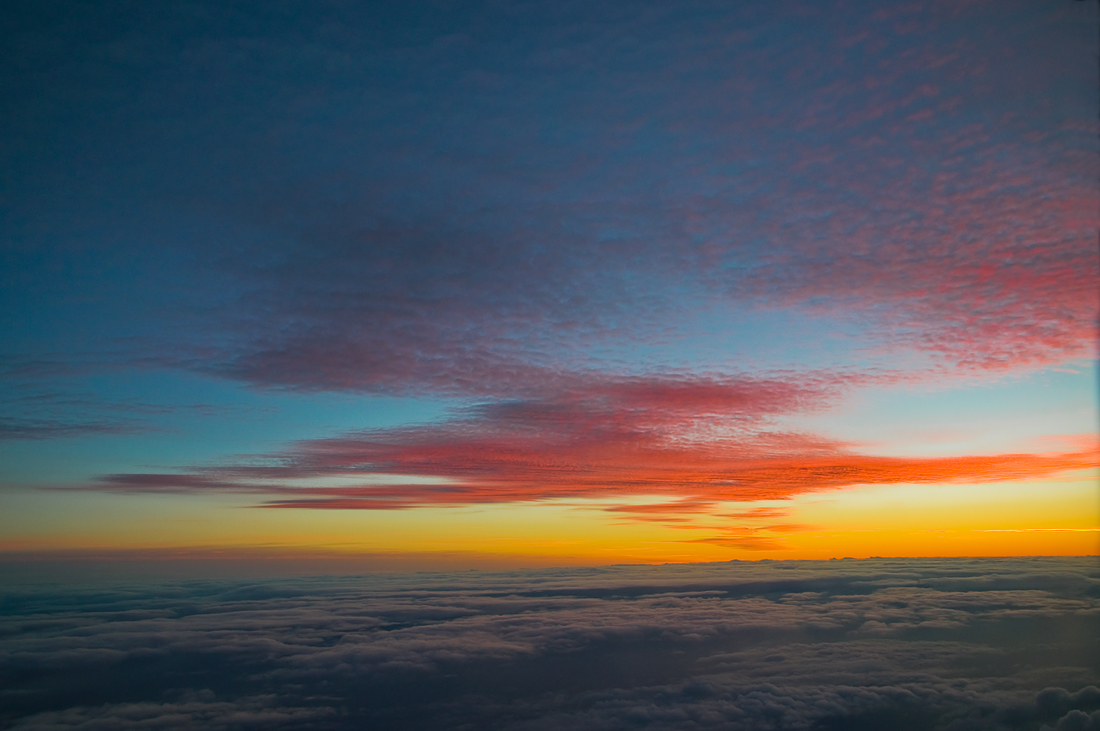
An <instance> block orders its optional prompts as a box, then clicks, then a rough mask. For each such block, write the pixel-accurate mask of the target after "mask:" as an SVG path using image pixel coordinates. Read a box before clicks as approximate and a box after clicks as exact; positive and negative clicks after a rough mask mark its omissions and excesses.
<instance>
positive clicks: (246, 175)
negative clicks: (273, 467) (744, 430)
mask: <svg viewBox="0 0 1100 731" xmlns="http://www.w3.org/2000/svg"><path fill="white" fill-rule="evenodd" d="M200 5H201V4H200ZM201 7H202V13H203V15H204V17H206V18H207V21H208V22H207V23H205V24H196V23H195V22H194V19H193V18H192V16H191V15H190V14H189V13H190V12H191V11H189V10H184V9H172V10H168V11H165V12H164V13H157V14H148V13H145V14H141V15H140V17H141V20H140V22H139V21H138V20H137V19H136V18H137V17H138V16H133V15H132V14H131V13H130V12H129V11H126V12H122V11H119V10H117V9H116V10H115V12H106V11H105V12H104V14H103V15H102V16H100V15H97V16H94V17H92V16H87V17H85V16H83V15H81V13H82V12H83V11H79V12H78V11H76V10H74V11H73V12H74V13H75V15H73V16H72V17H69V16H65V18H68V19H65V18H53V17H47V16H45V15H41V14H42V13H45V11H26V12H27V13H28V14H29V16H31V17H29V18H22V19H19V18H13V22H12V23H10V24H5V26H6V32H7V33H8V34H9V36H10V39H11V44H10V47H13V48H20V49H21V50H20V54H19V58H20V59H21V60H20V62H19V63H18V64H16V67H15V68H12V69H11V73H10V74H8V77H9V78H12V79H13V83H12V85H11V86H10V88H8V89H7V91H6V94H7V95H8V99H9V101H10V103H9V104H8V107H9V108H11V109H14V110H16V111H17V113H13V115H11V116H10V118H9V121H8V125H9V127H8V128H7V129H8V134H7V135H6V138H7V139H10V140H12V141H13V143H12V147H11V150H10V155H9V157H10V169H11V170H12V171H13V173H12V174H13V175H14V176H15V177H14V179H15V180H18V181H19V182H20V185H18V186H16V187H15V189H16V190H17V191H18V195H17V196H16V199H15V200H14V201H13V202H14V204H15V207H16V208H17V210H19V211H20V212H21V215H20V216H19V217H18V218H17V220H13V221H12V222H11V224H10V226H11V227H12V229H13V231H12V236H11V237H10V238H11V240H13V241H46V242H49V243H48V245H49V246H51V247H52V248H51V249H50V250H51V252H52V253H51V256H50V257H48V258H47V259H48V261H51V262H61V263H60V264H59V265H58V266H59V267H60V268H62V269H63V270H64V271H65V272H66V276H65V277H63V278H59V277H56V276H50V275H51V270H50V268H49V267H50V266H51V265H49V264H47V263H44V262H43V260H40V259H39V258H36V256H37V255H36V254H35V250H34V247H33V246H30V245H28V246H27V247H21V248H20V247H16V248H14V249H13V250H12V251H11V252H10V257H11V260H10V262H9V265H8V266H6V267H5V269H6V270H8V271H12V272H21V273H22V274H21V275H20V276H19V277H18V281H16V282H14V284H17V285H18V289H13V290H12V291H13V292H17V293H19V294H17V295H13V296H20V295H23V296H25V298H26V300H27V301H28V302H31V301H33V302H39V303H45V304H46V307H45V309H46V310H49V314H50V316H51V317H52V318H53V319H52V320H51V322H54V323H55V324H56V332H58V333H62V332H64V334H65V335H66V336H71V339H70V341H69V342H67V343H66V347H65V348H63V349H60V350H59V349H58V348H56V347H55V348H53V349H50V348H45V347H44V348H38V347H31V346H29V345H28V346H26V348H23V349H22V350H20V351H19V352H18V353H14V354H13V355H17V356H19V358H18V359H19V360H20V362H28V363H29V362H34V363H38V364H39V365H41V363H42V362H43V361H51V359H52V360H61V361H66V362H70V363H77V364H81V363H99V364H100V365H103V364H115V365H116V366H117V365H119V364H129V365H132V364H135V363H141V364H145V365H147V366H151V367H158V368H163V367H184V368H187V369H191V370H195V371H200V372H202V373H206V374H216V375H218V376H221V377H225V378H230V379H235V380H238V381H242V382H245V383H248V384H252V385H257V386H265V387H278V388H290V389H296V390H303V391H317V390H335V391H358V392H367V393H386V394H394V393H400V394H431V395H437V396H438V395H446V396H459V397H465V398H471V399H480V398H485V397H492V398H500V399H512V398H519V399H523V398H529V397H530V396H531V395H532V392H537V391H539V390H540V389H541V388H542V386H543V385H544V384H547V383H553V382H556V381H558V380H559V378H560V374H561V373H562V372H575V371H577V370H582V369H584V368H589V369H595V370H599V371H603V372H607V373H614V374H616V375H623V374H624V373H628V374H629V373H633V374H635V375H638V374H639V372H640V371H642V370H644V369H645V366H644V365H641V364H640V363H643V362H644V363H648V362H656V363H659V365H660V367H665V366H667V367H670V368H699V369H705V368H713V369H716V370H717V369H720V368H721V369H724V368H727V367H728V364H729V362H730V358H731V354H730V353H728V352H722V353H719V354H717V355H715V356H713V357H711V358H710V359H709V362H708V363H707V364H706V365H705V366H699V365H698V364H699V363H700V362H701V360H700V359H699V358H698V357H696V355H697V354H695V353H691V352H687V351H686V350H685V349H683V348H682V347H680V344H681V343H682V342H683V341H684V339H685V338H688V337H690V336H692V335H693V334H695V333H697V332H698V328H697V323H696V321H695V318H697V317H698V316H699V313H701V312H711V313H714V317H715V318H716V319H720V320H722V321H724V322H728V323H738V324H741V323H742V321H743V322H744V326H745V327H746V328H748V329H749V330H751V331H752V332H753V334H755V335H760V334H761V333H763V334H765V335H768V334H771V333H769V332H767V328H768V327H769V326H768V325H767V324H766V323H767V320H764V321H763V322H761V321H758V318H759V317H761V314H762V313H767V312H769V311H772V312H774V311H776V310H778V312H779V314H780V315H782V318H783V319H784V320H785V321H786V322H787V323H788V324H787V325H785V326H784V330H785V331H784V332H782V333H778V334H777V335H778V336H777V337H772V338H759V339H761V340H763V341H765V343H766V344H765V345H760V346H759V349H758V350H757V351H756V356H755V357H758V358H761V359H764V360H765V361H767V362H768V363H771V364H775V363H778V364H780V365H783V366H786V365H790V363H791V360H792V358H793V356H792V355H791V353H790V352H789V349H790V348H791V344H792V342H794V341H797V340H802V341H804V342H800V343H799V344H800V345H801V346H803V347H805V348H806V349H807V350H809V351H812V352H814V353H816V355H815V357H817V358H822V359H825V360H828V361H830V362H829V363H828V365H837V364H838V362H837V361H840V362H841V363H844V364H850V363H851V362H852V361H853V360H856V361H859V364H860V366H861V367H862V366H864V365H867V363H869V362H870V363H873V365H874V366H876V367H887V368H891V367H893V368H898V367H902V368H905V369H909V370H917V371H922V372H925V375H926V376H927V375H928V374H927V371H932V372H933V373H934V375H932V376H930V377H934V378H942V377H943V376H944V375H945V374H950V373H958V372H960V371H961V372H975V371H976V372H991V371H992V372H1003V371H1005V370H1026V369H1031V368H1037V367H1044V366H1049V365H1059V364H1064V363H1065V362H1067V361H1071V360H1074V359H1080V358H1087V357H1091V356H1093V355H1095V342H1094V341H1095V338H1094V332H1095V323H1096V315H1097V303H1096V301H1095V297H1093V296H1092V295H1093V282H1094V280H1095V275H1096V272H1097V269H1098V266H1100V262H1098V259H1097V253H1096V250H1095V246H1094V245H1093V244H1094V240H1093V239H1094V237H1093V232H1094V231H1095V230H1096V228H1097V225H1098V224H1100V222H1098V220H1097V218H1096V207H1095V206H1094V205H1092V202H1093V201H1094V200H1095V197H1096V182H1095V176H1094V175H1093V174H1092V162H1091V161H1092V160H1093V156H1094V153H1095V134H1094V123H1093V116H1094V115H1093V106H1094V105H1092V103H1091V102H1090V101H1089V100H1090V99H1091V98H1092V89H1093V87H1094V84H1093V78H1092V75H1091V74H1092V71H1091V70H1088V69H1089V68H1091V67H1087V64H1084V65H1083V64H1081V62H1080V59H1081V58H1091V57H1092V55H1093V51H1094V43H1095V39H1093V38H1092V37H1091V36H1087V34H1086V35H1082V34H1080V33H1079V29H1080V28H1082V27H1084V26H1086V25H1087V23H1086V22H1084V21H1083V20H1082V18H1081V14H1083V13H1085V12H1088V13H1091V12H1092V10H1091V8H1089V9H1087V10H1086V9H1085V8H1075V9H1074V10H1073V11H1062V10H1059V11H1055V10H1053V9H1052V6H1051V7H1048V6H1037V5H1035V4H1034V3H1027V2H1022V1H1020V2H1015V1H1014V2H1010V3H1009V4H1007V5H1004V6H1003V7H1002V8H1001V10H999V11H998V12H997V13H990V12H989V10H988V8H987V7H986V6H984V5H982V4H970V5H966V6H950V7H949V6H947V5H942V4H938V3H927V4H924V5H920V6H916V7H914V10H913V12H912V13H909V14H907V15H906V16H905V17H903V18H898V17H888V16H884V15H880V14H878V12H877V11H878V10H879V8H878V6H877V5H876V4H874V3H866V2H861V3H856V5H854V6H852V7H851V8H847V9H846V10H845V11H844V12H839V11H836V12H833V11H831V10H829V9H828V8H825V7H818V6H816V5H813V4H798V5H795V6H791V7H784V8H747V7H746V8H732V9H731V8H730V7H729V6H728V5H725V4H721V3H715V2H711V1H710V0H698V1H697V2H692V3H689V4H686V5H678V6H677V7H676V8H668V7H664V6H660V5H659V4H653V3H650V4H646V3H642V4H637V3H617V2H612V3H605V4H601V6H600V7H598V8H595V7H593V6H591V5H590V4H587V3H581V2H565V3H558V4H556V6H555V8H554V9H549V8H543V7H539V6H537V5H523V6H516V7H514V8H511V9H510V10H509V11H508V12H507V13H501V12H500V10H499V8H497V7H495V6H492V5H490V4H478V3H474V4H471V5H468V6H463V8H461V9H458V8H450V7H447V8H444V7H443V6H441V5H439V4H438V3H434V2H425V3H423V4H422V6H418V7H420V10H419V11H417V12H415V13H412V14H411V15H409V16H406V15H403V14H402V13H399V12H397V11H389V10H384V9H381V8H378V7H373V6H370V7H366V6H365V7H362V8H355V7H350V6H346V7H345V6H338V5H325V6H317V7H315V8H310V9H300V11H299V12H298V13H297V14H295V15H293V17H291V16H290V15H287V14H275V15H271V14H268V13H258V12H254V11H253V10H251V9H249V8H248V7H244V6H242V8H237V9H228V8H222V7H217V6H213V5H212V6H209V7H207V6H206V5H201ZM1078 10H1080V13H1078ZM1074 13H1078V14H1076V15H1075V14H1074ZM1087 17H1092V16H1087ZM74 18H80V20H74ZM246 19H247V20H246ZM16 21H19V22H16ZM89 27H92V28H95V29H97V32H96V33H87V32H85V30H86V28H89ZM246 28H247V30H245V29H246ZM1021 37H1027V38H1028V43H1026V44H1021V43H1016V42H1013V41H1012V40H1011V39H1014V38H1021ZM55 47H65V48H67V49H69V51H68V53H67V54H66V55H65V56H64V57H61V56H59V55H58V54H56V53H54V52H53V51H52V50H51V49H53V48H55ZM42 79H48V80H49V81H48V83H45V82H42V81H41V80H42ZM210 79H218V83H217V84H211V83H210ZM120 88H125V89H127V92H126V94H125V99H126V100H127V101H126V102H125V103H123V102H122V101H121V100H120V98H119V96H118V95H119V93H120V92H119V91H118V90H119V89H120ZM78 109H79V110H86V111H87V112H88V113H83V114H80V115H78V117H77V119H78V120H79V122H80V123H79V124H73V119H74V118H73V116H72V115H73V114H75V112H72V111H71V110H78ZM92 118H94V119H95V120H96V123H95V124H89V123H88V120H89V119H92ZM106 151H110V153H108V152H106ZM91 191H95V195H89V193H90V192H91ZM120 201H127V203H126V205H123V204H122V203H120ZM77 202H79V203H80V205H76V204H75V203H77ZM59 231H60V232H61V233H58V232H59ZM103 231H106V232H109V233H107V234H104V235H103V236H102V237H101V238H97V237H96V236H93V235H89V232H92V233H94V232H103ZM180 231H186V232H190V233H189V234H181V233H179V232H180ZM153 238H155V239H156V240H158V241H161V242H163V243H162V244H161V245H160V246H158V249H157V251H156V252H151V251H150V250H149V247H148V246H147V245H146V242H147V241H148V240H151V239H153ZM76 241H79V242H81V243H80V244H79V245H77V244H75V243H72V242H76ZM82 247H83V248H82ZM139 254H140V256H139ZM113 267H118V268H119V269H121V270H123V271H126V272H127V275H126V276H125V277H119V276H113V275H112V274H111V273H112V272H113V271H115V269H114V268H113ZM105 291H106V292H109V293H110V296H104V292H105ZM89 303H90V304H89ZM120 312H125V313H126V316H125V317H120V316H119V313H120ZM806 319H811V320H813V321H814V322H815V323H816V322H818V321H819V320H824V321H825V322H826V324H827V326H826V327H823V328H818V327H815V326H811V327H807V328H803V329H802V331H798V332H795V331H794V330H793V324H794V323H797V322H799V321H802V320H806ZM35 322H37V320H35ZM122 323H125V324H122ZM838 323H840V324H839V325H838ZM70 326H71V327H70ZM836 327H840V328H842V329H843V328H847V331H849V332H850V333H852V335H851V338H850V340H851V342H849V343H847V345H846V346H845V349H847V350H852V349H854V351H855V355H854V356H853V354H852V353H851V352H845V353H842V354H840V355H839V356H835V357H834V355H833V354H832V353H831V351H830V349H829V348H827V347H820V346H823V345H824V344H825V343H826V340H827V338H826V337H825V335H824V334H823V332H824V331H831V330H833V329H835V328H836ZM786 328H792V330H791V331H786ZM69 330H72V332H69ZM92 332H95V333H97V335H96V337H95V338H92V337H91V336H89V335H88V333H92ZM135 333H137V334H136V335H135ZM58 337H59V338H60V337H62V336H61V335H59V336H58ZM13 342H14V341H13ZM639 350H641V351H643V352H644V353H645V354H646V356H647V357H651V358H652V361H649V360H645V359H644V358H643V359H638V358H635V357H634V356H633V355H632V354H634V353H636V352H638V351H639ZM47 356H49V357H47ZM734 357H740V354H735V356H734ZM38 370H39V371H41V370H43V369H42V368H40V367H39V368H38Z"/></svg>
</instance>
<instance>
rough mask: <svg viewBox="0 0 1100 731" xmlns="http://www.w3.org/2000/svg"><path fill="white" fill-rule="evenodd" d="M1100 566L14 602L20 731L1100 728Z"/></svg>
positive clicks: (568, 577)
mask: <svg viewBox="0 0 1100 731" xmlns="http://www.w3.org/2000/svg"><path fill="white" fill-rule="evenodd" d="M1098 596H1100V573H1098V571H1097V565H1096V561H1095V559H1042V558H1037V559H940V560H888V559H874V560H863V561H852V560H844V561H834V562H759V563H743V562H731V563H728V564H709V565H708V564H702V565H682V566H658V567H630V566H622V567H607V568H600V569H568V570H566V569H558V570H543V571H524V572H514V573H508V574H485V573H478V572H466V573H462V574H418V575H413V576H399V575H390V576H360V577H343V578H314V579H295V580H282V581H280V580H272V581H265V582H241V581H190V582H182V583H161V584H156V585H144V584H138V583H131V584H128V585H119V586H106V585H99V586H88V587H86V588H78V587H73V586H69V587H67V588H59V587H58V588H55V587H51V586H49V585H44V584H38V585H36V586H32V585H27V586H22V587H12V589H11V590H9V591H6V592H5V595H4V598H3V603H2V605H0V606H2V624H0V632H2V634H0V678H2V679H3V690H2V691H0V698H2V700H3V702H2V703H0V707H2V708H3V709H4V710H3V711H2V715H0V722H2V723H4V725H5V728H12V729H20V730H29V729H106V728H111V729H131V728H133V729H137V728H153V727H155V728H161V729H177V728H178V729H184V728H195V727H203V728H214V729H221V728H224V729H231V728H232V729H242V728H265V729H272V728H277V729H281V728H288V729H289V728H316V729H345V728H347V729H351V728H377V729H398V728H400V729H421V728H423V729H459V728H479V729H560V728H574V729H621V728H650V729H707V728H714V729H719V728H720V729H864V728H867V729H870V728H893V729H974V730H976V731H977V730H981V729H989V730H994V729H996V730H998V731H1009V730H1015V729H1021V730H1022V729H1028V730H1031V731H1039V730H1040V729H1058V730H1059V731H1069V730H1070V729H1094V728H1096V724H1097V723H1098V721H1100V690H1097V687H1096V686H1097V684H1098V682H1100V668H1098V666H1097V664H1096V661H1097V658H1098V657H1100V647H1098V646H1097V638H1098V637H1100V632H1098V631H1097V630H1098V629H1100V627H1098V626H1097V622H1098V619H1100V600H1098Z"/></svg>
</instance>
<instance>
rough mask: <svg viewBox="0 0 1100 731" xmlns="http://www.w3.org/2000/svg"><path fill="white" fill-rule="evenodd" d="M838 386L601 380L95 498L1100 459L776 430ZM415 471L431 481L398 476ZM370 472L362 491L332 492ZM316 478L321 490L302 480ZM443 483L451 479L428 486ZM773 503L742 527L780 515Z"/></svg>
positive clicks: (609, 486)
mask: <svg viewBox="0 0 1100 731" xmlns="http://www.w3.org/2000/svg"><path fill="white" fill-rule="evenodd" d="M835 390H836V385H835V384H833V383H829V382H828V381H827V379H824V378H822V379H818V380H817V381H808V382H807V383H801V384H794V383H787V382H783V381H768V380H762V379H744V380H740V381H729V380H727V381H721V380H698V379H697V380H694V381H693V380H689V379H679V380H677V379H663V380H656V379H654V380H651V381H644V380H641V379H627V380H622V381H617V382H610V381H600V380H597V381H596V382H594V383H592V384H591V385H590V387H589V388H588V389H584V390H579V389H578V390H574V391H570V392H565V393H562V394H560V395H559V397H558V398H556V399H543V400H528V401H509V402H501V403H494V404H487V405H482V406H480V407H476V408H473V409H470V410H469V411H468V412H466V413H465V415H464V416H463V417H462V418H456V419H453V420H451V421H446V422H442V423H439V424H430V425H423V426H417V427H404V428H394V429H377V430H371V431H366V432H361V433H357V434H350V435H347V436H344V437H340V438H332V439H317V440H311V441H306V442H301V443H299V444H297V445H295V446H294V447H293V448H292V449H290V450H288V451H286V452H284V453H281V454H276V455H271V456H269V457H267V458H266V459H264V460H261V461H260V462H259V463H256V462H255V461H252V462H251V463H249V464H239V465H228V466H225V467H221V468H212V469H205V470H201V471H196V472H192V473H188V474H180V475H146V474H124V475H109V476H106V477H103V478H101V479H100V480H99V482H98V483H97V485H96V486H95V487H96V488H97V489H106V490H121V491H142V492H163V491H193V492H202V491H215V490H217V491H237V492H249V493H257V494H263V495H267V496H269V497H270V498H271V500H269V501H268V502H266V503H264V504H265V505H266V506H268V507H283V508H326V509H354V508H361V509H372V510H379V509H381V510H388V509H402V508H413V507H420V506H431V505H468V504H476V503H508V502H521V501H537V500H548V499H556V498H621V497H627V496H636V495H667V496H668V497H669V498H672V499H673V501H671V502H666V503H653V504H644V505H617V506H612V507H610V508H609V509H610V510H613V511H615V512H620V513H626V514H635V515H638V516H639V517H641V516H648V515H660V514H668V513H679V514H684V513H693V512H694V513H703V512H708V511H709V510H710V509H711V507H712V506H713V505H714V504H715V503H717V502H721V501H751V500H775V499H784V498H789V497H791V496H793V495H796V494H799V493H805V492H811V491H816V490H827V489H835V488H842V487H847V486H851V485H861V484H896V483H925V484H931V483H952V482H996V481H1013V480H1024V479H1034V478H1040V477H1044V476H1049V475H1052V474H1055V473H1057V472H1061V471H1064V470H1070V469H1080V468H1085V467H1092V466H1096V465H1097V464H1098V461H1097V452H1096V449H1095V447H1088V448H1082V449H1081V450H1080V451H1070V452H1060V453H1051V454H1000V455H987V456H963V457H941V458H908V457H880V456H870V455H863V454H858V453H855V452H853V451H851V449H850V448H849V447H847V446H846V445H844V444H842V443H837V442H832V441H828V440H825V439H820V438H816V437H813V436H808V435H804V434H790V433H781V432H769V431H767V430H765V429H763V428H762V426H764V425H765V423H766V418H767V417H768V416H770V415H773V414H776V413H781V412H785V411H794V410H797V409H799V408H811V407H813V406H816V405H819V404H821V403H824V402H827V401H828V399H830V398H831V396H832V395H833V393H834V392H835ZM395 475H406V476H416V477H417V478H418V482H417V484H405V483H402V482H400V481H399V480H394V479H392V476H395ZM357 476H360V477H363V478H364V483H363V484H362V485H343V486H324V482H325V481H326V479H329V480H331V479H332V478H341V482H345V483H346V481H347V478H349V477H351V478H354V477H357ZM306 478H308V479H310V480H312V481H313V482H315V483H318V484H319V485H320V486H313V487H304V486H301V484H300V483H299V484H288V480H295V481H300V480H303V479H306ZM425 478H428V481H430V480H431V478H435V479H437V480H438V483H437V484H425ZM781 515H782V512H781V511H775V510H772V509H767V510H763V511H756V512H752V513H750V514H739V515H738V517H743V518H775V517H780V516H781Z"/></svg>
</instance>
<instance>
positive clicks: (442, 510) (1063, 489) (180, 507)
mask: <svg viewBox="0 0 1100 731" xmlns="http://www.w3.org/2000/svg"><path fill="white" fill-rule="evenodd" d="M661 500H665V501H667V500H668V497H667V496H664V497H658V496H635V498H634V499H632V500H631V501H630V502H632V503H635V504H639V503H646V502H659V501H661ZM3 501H4V502H5V503H6V504H5V505H4V506H0V507H3V508H4V510H3V511H2V515H6V516H14V515H19V516H21V517H20V519H19V523H18V524H15V523H14V522H13V520H12V519H10V518H3V517H0V528H2V529H3V535H4V536H6V538H5V539H4V542H3V544H2V545H0V548H3V549H5V550H8V551H12V550H63V551H64V550H70V551H79V550H86V549H112V550H143V549H165V548H179V547H205V548H209V547H218V548H221V549H241V550H244V549H251V548H264V549H279V550H285V551H291V552H293V551H296V550H301V551H328V552H334V553H338V554H346V555H354V554H369V553H386V554H408V555H417V554H424V555H427V554H434V553H440V554H441V553H451V554H454V553H458V554H467V555H469V556H470V557H471V561H472V562H474V563H476V561H474V557H476V556H479V555H497V556H500V555H508V556H512V557H514V558H515V560H516V562H518V563H523V562H524V561H530V562H532V563H538V564H542V565H545V564H547V563H555V562H557V563H561V564H576V563H584V564H594V563H605V564H606V563H623V562H629V563H634V562H639V563H664V562H691V561H722V560H729V559H733V558H740V559H758V558H775V559H783V558H789V559H805V558H833V557H844V556H852V557H857V558H858V557H866V556H960V555H971V556H994V555H1093V554H1098V553H1100V491H1098V490H1097V474H1096V471H1095V470H1085V471H1078V472H1076V473H1070V474H1066V475H1064V476H1062V477H1061V478H1059V479H1056V480H1044V481H1041V482H1019V483H991V484H983V485H889V486H873V487H855V488H849V489H845V490H831V491H828V492H821V493H806V494H803V495H800V496H797V497H795V498H794V499H791V500H788V501H767V502H760V503H739V504H727V505H724V506H721V507H720V508H716V509H713V510H712V511H711V513H712V514H708V515H691V514H684V515H669V514H666V515H662V516H648V517H650V518H653V519H648V520H647V519H642V518H643V517H646V516H640V515H638V514H632V513H625V512H608V511H607V510H606V509H605V508H607V507H608V506H609V501H595V500H592V501H577V500H573V501H546V502H537V503H513V504H487V505H474V506H464V507H435V508H419V509H414V510H390V511H373V510H301V509H260V508H255V507H252V506H253V505H254V504H255V500H254V498H252V497H251V496H242V495H219V496H210V495H204V496H194V495H141V496H134V495H111V494H103V493H81V492H48V491H47V492H42V491H35V492H34V493H31V492H29V491H28V492H22V493H10V494H7V495H5V496H4V497H3ZM620 504H621V503H620ZM62 506H63V507H64V509H60V508H61V507H62ZM761 508H764V509H770V510H771V511H772V513H773V515H772V516H771V517H753V516H754V515H756V514H753V513H752V511H753V510H760V509H761ZM669 519H672V520H669ZM677 519H678V520H679V521H680V522H674V521H675V520H677ZM716 540H717V541H718V542H717V543H716V542H711V541H716ZM720 543H722V544H724V545H720ZM754 549H755V550H754Z"/></svg>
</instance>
